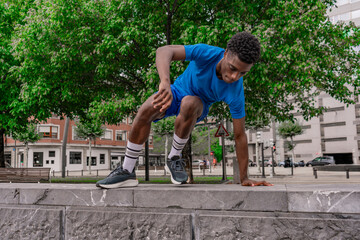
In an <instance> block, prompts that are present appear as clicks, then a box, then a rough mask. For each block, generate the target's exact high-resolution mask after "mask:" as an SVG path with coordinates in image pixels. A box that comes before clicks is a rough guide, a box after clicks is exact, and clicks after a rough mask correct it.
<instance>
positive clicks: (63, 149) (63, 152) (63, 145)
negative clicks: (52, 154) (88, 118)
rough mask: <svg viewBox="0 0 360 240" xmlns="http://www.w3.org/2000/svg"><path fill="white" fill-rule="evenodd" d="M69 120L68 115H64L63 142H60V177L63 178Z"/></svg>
mask: <svg viewBox="0 0 360 240" xmlns="http://www.w3.org/2000/svg"><path fill="white" fill-rule="evenodd" d="M69 122H70V119H69V118H68V117H66V120H65V128H64V137H63V142H62V150H61V152H62V155H61V157H62V164H61V166H62V168H61V177H62V178H65V168H66V144H67V137H68V132H69Z"/></svg>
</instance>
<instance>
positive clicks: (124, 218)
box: [66, 207, 192, 240]
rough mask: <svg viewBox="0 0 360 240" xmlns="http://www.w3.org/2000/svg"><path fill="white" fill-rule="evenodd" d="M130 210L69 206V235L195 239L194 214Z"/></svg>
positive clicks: (84, 237) (105, 237)
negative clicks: (193, 235)
mask: <svg viewBox="0 0 360 240" xmlns="http://www.w3.org/2000/svg"><path fill="white" fill-rule="evenodd" d="M129 210H131V211H117V210H115V209H114V208H112V209H111V210H109V209H101V208H96V209H95V210H94V209H86V208H77V207H71V208H68V209H67V210H66V239H149V240H151V239H168V240H173V239H192V237H191V235H192V230H191V216H190V214H186V213H185V214H184V213H171V212H170V213H166V212H160V213H159V212H154V211H152V210H151V209H148V210H144V209H143V210H142V211H132V209H129Z"/></svg>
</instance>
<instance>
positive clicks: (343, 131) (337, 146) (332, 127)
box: [248, 0, 360, 164]
mask: <svg viewBox="0 0 360 240" xmlns="http://www.w3.org/2000/svg"><path fill="white" fill-rule="evenodd" d="M328 16H329V19H330V21H331V22H332V23H336V22H338V21H344V22H345V23H349V22H350V21H351V22H354V23H355V25H356V26H360V0H338V1H337V3H336V7H333V8H332V9H330V10H329V11H328ZM355 49H356V50H358V51H359V50H360V46H357V47H356V48H355ZM355 100H356V104H355V105H350V106H345V105H344V104H343V103H341V102H339V101H337V100H335V99H334V98H332V97H331V96H329V95H328V94H325V93H324V94H321V95H320V96H319V97H318V98H317V104H318V106H319V107H320V106H324V107H326V108H327V109H328V110H327V111H326V112H325V113H324V114H323V115H322V116H320V117H316V118H312V119H311V120H309V121H305V120H304V119H303V118H302V117H301V116H296V118H297V119H298V121H299V122H300V124H301V125H302V128H303V130H304V131H303V134H301V135H299V136H296V137H295V138H294V139H295V144H296V147H295V149H294V152H295V161H300V160H304V161H305V162H307V161H310V160H312V159H314V158H315V157H318V156H326V155H330V156H334V159H335V162H336V163H337V164H352V163H353V164H360V153H359V151H360V102H359V98H358V97H356V99H355ZM277 126H278V124H275V126H274V125H273V126H272V127H270V128H267V129H262V130H261V132H262V135H261V140H262V141H263V142H265V145H266V143H267V142H269V140H270V139H274V141H276V153H275V157H274V158H275V159H276V160H277V161H278V162H279V161H284V160H286V159H289V158H291V152H289V151H287V149H286V147H285V141H286V140H284V139H281V138H280V137H279V136H278V135H277V134H276V129H277ZM248 139H249V158H250V159H251V160H253V161H255V160H256V141H257V140H256V131H248ZM260 155H261V152H260V148H259V153H258V156H260ZM264 158H265V159H271V151H270V149H265V150H264Z"/></svg>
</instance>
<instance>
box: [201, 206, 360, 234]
mask: <svg viewBox="0 0 360 240" xmlns="http://www.w3.org/2000/svg"><path fill="white" fill-rule="evenodd" d="M197 217H198V221H197V223H198V224H197V229H195V235H196V239H216V240H227V239H269V240H270V239H271V240H272V239H299V240H303V239H314V240H315V239H316V240H318V239H321V240H328V239H354V240H355V239H360V216H359V215H355V214H353V215H333V214H296V213H251V212H231V213H230V212H199V213H198V216H197Z"/></svg>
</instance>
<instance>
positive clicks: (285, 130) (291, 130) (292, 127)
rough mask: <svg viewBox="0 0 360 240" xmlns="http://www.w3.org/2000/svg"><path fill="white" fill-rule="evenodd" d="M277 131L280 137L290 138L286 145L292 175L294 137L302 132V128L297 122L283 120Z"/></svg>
mask: <svg viewBox="0 0 360 240" xmlns="http://www.w3.org/2000/svg"><path fill="white" fill-rule="evenodd" d="M278 132H279V135H280V136H281V137H282V138H284V139H288V138H290V142H289V144H288V146H289V150H291V155H292V159H291V162H292V164H291V175H293V174H294V161H295V154H294V148H295V144H294V137H295V136H297V135H300V134H302V133H303V129H302V127H301V125H300V124H299V123H298V122H291V121H285V122H282V123H281V124H280V125H279V128H278Z"/></svg>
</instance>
